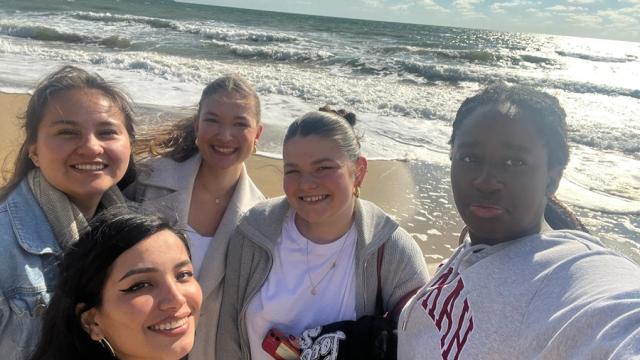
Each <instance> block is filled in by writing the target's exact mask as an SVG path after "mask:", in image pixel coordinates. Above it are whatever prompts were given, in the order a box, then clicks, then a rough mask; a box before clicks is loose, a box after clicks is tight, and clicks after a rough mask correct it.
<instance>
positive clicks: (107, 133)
mask: <svg viewBox="0 0 640 360" xmlns="http://www.w3.org/2000/svg"><path fill="white" fill-rule="evenodd" d="M119 134H120V132H119V131H118V130H116V129H104V130H100V132H99V133H98V136H99V137H101V138H112V137H115V136H117V135H119Z"/></svg>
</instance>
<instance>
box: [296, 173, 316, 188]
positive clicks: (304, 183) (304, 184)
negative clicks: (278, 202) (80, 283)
mask: <svg viewBox="0 0 640 360" xmlns="http://www.w3.org/2000/svg"><path fill="white" fill-rule="evenodd" d="M300 187H301V188H302V189H303V190H311V189H315V188H316V187H318V182H317V181H316V178H315V176H313V175H312V174H309V173H303V174H302V175H301V176H300Z"/></svg>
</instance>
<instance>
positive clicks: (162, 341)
mask: <svg viewBox="0 0 640 360" xmlns="http://www.w3.org/2000/svg"><path fill="white" fill-rule="evenodd" d="M201 303H202V291H201V290H200V286H199V285H198V282H197V281H196V280H195V278H194V277H193V267H192V265H191V261H190V260H189V255H188V253H187V249H186V248H185V245H184V243H183V242H182V241H181V240H180V239H179V238H178V237H177V236H176V235H175V234H174V233H173V232H171V231H169V230H162V231H160V232H158V233H156V234H153V235H151V236H149V237H148V238H146V239H144V240H142V241H141V242H139V243H138V244H136V245H135V246H133V247H131V248H130V249H128V250H127V251H125V252H124V253H122V255H120V256H119V257H118V258H117V259H116V261H115V262H114V263H113V265H112V268H111V271H110V273H109V276H108V277H107V280H106V282H105V285H104V288H103V290H102V303H101V305H100V307H99V308H93V309H91V310H88V311H87V312H86V313H84V314H83V318H82V321H83V323H84V324H89V325H88V326H87V327H88V328H90V331H89V333H90V335H91V338H92V339H93V340H99V339H100V338H102V337H104V338H106V339H107V340H108V341H109V342H110V343H111V345H112V346H113V348H114V349H115V352H116V355H118V358H119V359H123V360H125V359H167V360H175V359H179V358H181V357H183V356H185V355H186V354H187V353H188V352H189V351H191V348H192V346H193V339H194V333H195V328H196V321H197V319H198V316H199V312H200V305H201Z"/></svg>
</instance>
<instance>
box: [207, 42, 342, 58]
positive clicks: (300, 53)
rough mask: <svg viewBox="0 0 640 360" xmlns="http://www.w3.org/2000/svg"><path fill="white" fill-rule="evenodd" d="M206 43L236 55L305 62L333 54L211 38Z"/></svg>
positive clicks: (329, 56)
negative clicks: (226, 41) (234, 42)
mask: <svg viewBox="0 0 640 360" xmlns="http://www.w3.org/2000/svg"><path fill="white" fill-rule="evenodd" d="M208 44H209V45H212V46H215V47H219V48H224V49H226V50H227V51H229V52H230V53H232V54H234V55H236V56H240V57H243V58H252V59H268V60H275V61H299V62H306V61H315V60H323V59H328V58H331V57H333V56H334V55H333V54H332V53H330V52H327V51H322V50H298V49H290V48H286V47H282V46H250V45H242V44H230V43H225V42H222V41H217V40H211V41H210V42H209V43H208Z"/></svg>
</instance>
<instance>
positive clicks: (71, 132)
mask: <svg viewBox="0 0 640 360" xmlns="http://www.w3.org/2000/svg"><path fill="white" fill-rule="evenodd" d="M77 134H78V131H77V130H75V129H68V128H63V129H60V130H58V131H57V132H56V135H60V136H74V135H77Z"/></svg>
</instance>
